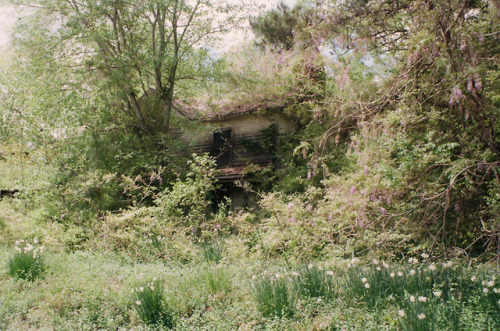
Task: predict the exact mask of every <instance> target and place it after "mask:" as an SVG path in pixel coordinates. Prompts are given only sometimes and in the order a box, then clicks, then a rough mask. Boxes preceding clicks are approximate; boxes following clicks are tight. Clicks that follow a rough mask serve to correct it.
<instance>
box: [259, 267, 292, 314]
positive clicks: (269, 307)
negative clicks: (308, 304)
mask: <svg viewBox="0 0 500 331" xmlns="http://www.w3.org/2000/svg"><path fill="white" fill-rule="evenodd" d="M255 296H256V299H257V307H258V309H259V311H260V312H261V313H262V315H263V316H264V317H271V316H277V317H291V316H293V313H294V306H295V298H294V296H293V294H292V293H291V291H290V286H289V280H288V279H287V278H284V277H282V276H280V275H277V277H269V276H266V277H264V278H262V279H260V280H258V281H256V282H255Z"/></svg>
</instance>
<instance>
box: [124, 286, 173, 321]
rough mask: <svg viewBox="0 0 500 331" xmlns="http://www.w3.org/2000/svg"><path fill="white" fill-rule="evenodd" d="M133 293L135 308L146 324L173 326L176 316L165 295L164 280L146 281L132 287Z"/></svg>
mask: <svg viewBox="0 0 500 331" xmlns="http://www.w3.org/2000/svg"><path fill="white" fill-rule="evenodd" d="M132 293H133V294H134V305H135V310H136V311H137V314H139V317H140V318H141V320H142V322H143V323H144V324H147V325H156V326H162V327H166V328H169V329H171V328H173V326H174V316H173V313H172V311H171V310H170V309H169V308H168V306H167V304H166V302H165V298H164V297H163V282H162V281H160V280H156V279H153V281H151V282H145V283H143V284H142V285H140V286H138V287H136V288H134V289H132Z"/></svg>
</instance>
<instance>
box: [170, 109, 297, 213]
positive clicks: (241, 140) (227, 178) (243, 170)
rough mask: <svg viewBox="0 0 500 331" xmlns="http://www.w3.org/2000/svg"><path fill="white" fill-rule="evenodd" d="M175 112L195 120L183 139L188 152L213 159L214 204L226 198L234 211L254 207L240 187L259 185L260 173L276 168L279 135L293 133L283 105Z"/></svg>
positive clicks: (248, 196)
mask: <svg viewBox="0 0 500 331" xmlns="http://www.w3.org/2000/svg"><path fill="white" fill-rule="evenodd" d="M177 112H178V113H177V116H182V117H185V118H188V119H189V120H192V121H197V125H196V130H195V132H194V133H190V134H189V137H186V140H188V145H189V146H190V147H189V152H191V153H194V152H196V153H209V154H210V155H211V156H213V157H215V158H216V162H217V168H218V175H217V177H216V180H217V182H218V184H219V185H218V186H219V187H220V189H219V190H218V192H216V197H215V199H216V201H214V204H215V205H217V202H218V201H221V200H223V199H224V198H225V197H228V198H230V199H231V205H232V207H233V208H234V207H247V206H248V207H251V206H253V205H254V197H253V195H252V193H251V192H249V191H248V190H246V189H244V188H243V187H242V185H241V184H251V185H254V186H255V185H258V183H259V182H261V181H263V180H265V178H262V176H260V175H259V173H260V171H261V170H263V169H265V168H268V167H275V166H276V165H277V162H276V161H277V160H276V152H277V148H279V145H278V144H279V141H278V136H279V134H280V133H284V132H293V131H294V130H295V123H294V121H293V120H292V119H291V118H290V117H289V116H287V115H285V113H284V106H283V105H278V104H272V103H269V102H268V103H261V104H252V105H240V106H235V107H225V108H223V109H222V110H220V109H219V110H218V111H217V112H214V113H213V114H210V115H204V116H199V115H197V113H196V112H194V111H193V110H192V109H189V108H187V107H177Z"/></svg>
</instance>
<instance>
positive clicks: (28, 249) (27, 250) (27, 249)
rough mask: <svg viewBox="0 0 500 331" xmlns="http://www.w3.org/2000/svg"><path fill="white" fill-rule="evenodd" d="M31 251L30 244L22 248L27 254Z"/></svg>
mask: <svg viewBox="0 0 500 331" xmlns="http://www.w3.org/2000/svg"><path fill="white" fill-rule="evenodd" d="M32 249H33V246H32V245H31V244H28V245H27V246H26V247H25V248H24V250H25V251H26V252H29V251H31V250H32Z"/></svg>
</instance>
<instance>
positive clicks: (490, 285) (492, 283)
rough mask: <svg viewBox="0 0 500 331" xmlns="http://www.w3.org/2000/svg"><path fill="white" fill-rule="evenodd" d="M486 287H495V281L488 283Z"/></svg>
mask: <svg viewBox="0 0 500 331" xmlns="http://www.w3.org/2000/svg"><path fill="white" fill-rule="evenodd" d="M486 285H487V286H488V287H493V286H495V281H493V280H492V281H489V282H486Z"/></svg>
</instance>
